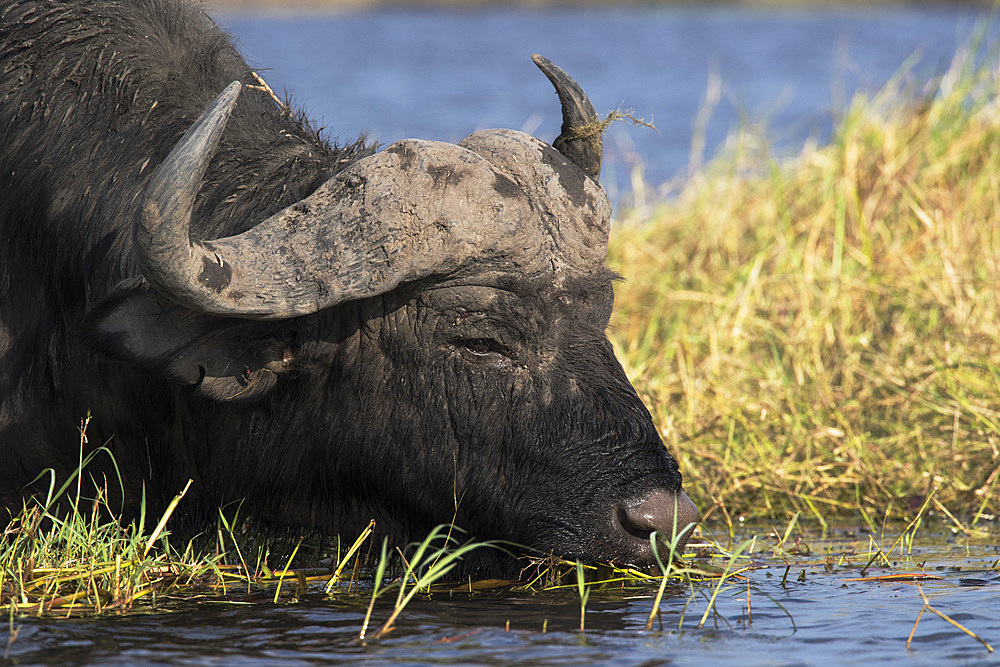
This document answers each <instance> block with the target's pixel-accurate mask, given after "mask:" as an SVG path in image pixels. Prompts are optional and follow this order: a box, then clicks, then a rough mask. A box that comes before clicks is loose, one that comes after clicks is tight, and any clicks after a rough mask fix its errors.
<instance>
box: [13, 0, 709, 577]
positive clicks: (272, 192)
mask: <svg viewBox="0 0 1000 667" xmlns="http://www.w3.org/2000/svg"><path fill="white" fill-rule="evenodd" d="M535 62H536V64H537V65H538V66H539V68H540V69H541V70H542V72H543V73H544V74H545V75H546V76H547V77H548V78H549V80H550V81H551V82H552V84H553V85H554V86H555V88H556V92H557V93H558V98H559V101H560V103H561V105H562V112H563V124H562V132H561V134H560V136H559V138H558V139H557V140H556V141H555V142H554V143H553V145H548V144H546V143H544V142H542V141H539V140H538V139H535V138H533V137H531V136H528V135H526V134H523V133H520V132H514V131H510V130H487V131H480V132H476V133H474V134H471V135H470V136H468V137H466V138H465V139H463V140H462V141H461V142H459V143H458V144H457V145H453V144H447V143H439V142H433V141H421V140H417V139H408V140H404V141H400V142H397V143H395V144H392V145H391V146H388V147H387V148H385V149H384V150H381V151H378V150H376V147H375V146H372V145H370V144H368V143H367V142H366V141H365V140H363V139H362V140H359V141H358V142H356V143H353V144H351V145H346V146H337V145H331V143H329V142H328V141H327V140H325V139H323V138H321V137H320V136H319V135H318V133H317V132H316V131H315V130H313V129H311V127H310V125H309V124H308V122H307V121H306V120H304V119H303V118H301V117H300V116H299V115H298V114H296V113H293V112H290V111H289V110H288V109H287V108H286V107H285V106H283V105H280V104H277V103H276V101H275V99H274V98H273V97H272V95H271V94H270V93H269V91H268V90H266V89H265V88H266V87H262V86H260V85H259V79H257V78H256V75H255V74H254V72H253V71H252V69H251V68H250V66H248V65H247V64H246V62H245V61H244V60H243V59H242V57H241V56H240V55H239V53H238V52H237V50H236V48H235V47H234V46H233V44H232V42H231V41H230V39H229V38H228V37H227V36H226V35H225V34H224V33H223V31H222V30H220V28H219V27H218V26H217V25H216V24H215V23H214V22H213V21H212V20H211V19H210V18H208V17H207V16H206V15H205V14H204V12H203V11H202V10H201V9H199V8H198V7H196V6H194V5H192V4H189V3H187V2H183V1H181V0H76V1H66V0H13V1H11V0H7V1H6V2H3V3H0V234H2V239H3V244H2V247H0V358H2V361H0V493H2V494H3V500H4V501H5V502H7V503H8V506H10V504H12V503H17V504H18V505H19V503H20V500H19V498H20V497H21V494H23V493H24V492H25V485H26V484H28V483H30V482H31V480H33V479H34V478H35V477H36V475H37V474H38V473H39V472H40V471H41V470H43V469H44V468H48V467H51V468H53V469H54V470H56V471H58V472H60V473H61V474H66V472H67V471H69V470H72V469H73V468H74V467H75V465H76V462H77V459H78V457H79V439H80V438H79V434H78V433H77V429H78V428H79V423H80V420H81V418H82V417H84V416H85V415H87V414H88V413H90V414H91V415H92V421H91V422H90V425H89V429H88V432H87V434H88V443H89V444H88V445H87V446H88V447H93V446H96V445H98V444H103V443H108V446H109V447H110V449H111V450H112V451H113V453H114V455H115V459H116V460H117V465H118V469H119V471H120V472H121V476H122V478H123V479H124V485H125V489H124V491H125V494H126V498H127V499H131V500H132V501H135V500H136V499H137V498H139V497H141V495H142V494H145V497H146V498H147V501H148V502H149V503H151V504H152V505H157V504H159V505H161V506H162V505H163V504H164V502H165V500H166V499H168V498H169V497H171V496H172V495H173V494H174V493H176V492H177V491H178V490H179V489H180V488H182V487H183V486H184V482H186V481H187V479H188V478H193V479H194V485H193V487H192V488H193V491H192V493H190V494H189V496H188V497H187V498H186V499H185V501H184V505H183V508H185V509H184V510H183V511H187V512H188V513H189V514H190V515H192V516H195V515H197V514H198V513H199V512H211V511H213V508H218V507H219V506H220V505H222V504H224V503H227V502H230V501H234V500H237V499H245V503H244V506H243V507H244V509H243V512H244V513H253V514H254V515H256V516H259V517H261V518H262V519H263V520H265V521H269V522H279V523H282V524H290V525H298V526H307V527H313V528H316V529H319V530H323V531H343V532H345V534H357V531H359V530H360V528H361V527H363V525H364V524H366V523H367V522H368V520H369V518H375V519H376V520H377V525H378V527H379V528H380V529H381V530H383V531H385V532H386V533H387V534H391V535H393V536H395V537H397V538H399V539H407V538H410V537H419V536H420V535H421V534H423V533H426V531H427V530H428V529H430V528H431V527H432V526H434V525H436V524H438V523H442V522H447V521H450V520H452V519H453V520H454V522H455V524H457V525H458V526H461V527H463V528H465V529H466V530H467V531H469V533H470V534H471V535H473V536H476V537H478V538H481V539H488V538H498V539H507V540H511V541H513V542H516V543H520V544H523V545H527V546H529V547H533V548H535V549H539V550H542V551H544V552H555V553H556V554H561V555H563V556H566V557H569V558H581V559H588V560H615V561H623V562H632V563H637V564H643V563H650V562H652V555H651V548H650V544H649V536H650V533H651V532H652V531H653V530H658V531H663V532H666V533H670V532H672V531H673V530H674V528H675V526H676V527H679V528H683V527H684V526H686V525H687V524H689V523H691V522H694V521H696V520H697V518H698V512H697V510H696V509H695V507H694V505H693V503H692V502H691V501H690V500H689V499H688V497H687V496H686V495H685V494H684V492H683V491H682V490H681V475H680V473H679V472H678V469H677V464H676V462H675V461H674V459H673V458H672V457H671V456H670V455H669V454H668V453H667V451H666V450H665V448H664V446H663V443H662V442H661V440H660V438H659V436H658V434H657V431H656V428H655V427H654V425H653V422H652V420H651V419H650V415H649V413H648V412H647V410H646V408H645V407H644V406H643V404H642V402H641V401H640V399H639V398H638V396H637V395H636V392H635V390H634V389H633V388H632V386H631V385H630V384H629V382H628V380H627V379H626V376H625V374H624V373H623V371H622V368H621V366H620V365H619V364H618V362H617V360H616V359H615V357H614V354H613V352H612V348H611V345H610V343H609V342H608V339H607V337H606V336H605V333H604V330H605V328H606V327H607V324H608V318H609V315H610V313H611V307H612V300H613V293H612V282H613V280H614V278H615V276H614V274H613V273H612V272H611V271H609V270H608V269H607V268H606V267H605V264H604V262H605V255H606V252H607V240H608V227H609V217H610V206H609V203H608V200H607V197H606V195H605V193H604V191H603V189H602V188H601V186H600V185H599V183H598V180H597V179H598V176H599V173H600V163H601V132H602V131H603V129H604V128H603V124H602V123H601V122H600V121H599V119H598V117H597V116H596V115H595V113H594V108H593V106H592V105H591V103H590V101H589V100H588V99H587V97H586V95H585V94H584V93H583V91H582V90H581V89H580V87H579V86H578V85H577V84H576V82H575V81H573V80H572V79H571V78H570V77H569V76H567V75H566V74H565V73H564V72H563V71H562V70H561V69H559V68H558V67H556V66H555V65H553V64H552V63H551V62H549V61H547V60H545V59H544V58H542V57H540V56H536V57H535ZM104 473H105V474H107V476H108V478H109V479H113V477H112V474H113V473H112V472H109V471H108V470H105V471H104Z"/></svg>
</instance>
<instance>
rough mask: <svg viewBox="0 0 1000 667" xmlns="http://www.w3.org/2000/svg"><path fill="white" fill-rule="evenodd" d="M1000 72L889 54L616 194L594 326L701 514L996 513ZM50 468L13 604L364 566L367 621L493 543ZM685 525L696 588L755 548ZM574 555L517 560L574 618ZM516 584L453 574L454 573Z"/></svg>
mask: <svg viewBox="0 0 1000 667" xmlns="http://www.w3.org/2000/svg"><path fill="white" fill-rule="evenodd" d="M998 71H1000V68H998V63H997V54H996V53H990V54H989V55H985V52H984V50H983V49H973V50H972V51H971V52H970V53H963V54H960V55H959V56H958V57H957V58H956V59H955V61H954V63H953V65H952V66H951V68H950V69H949V70H948V71H947V72H946V73H945V74H944V75H943V76H941V77H940V78H939V79H936V80H934V81H931V82H926V81H915V80H913V79H911V77H910V76H909V75H908V74H907V73H906V72H905V71H904V72H903V73H901V74H900V75H899V76H898V77H897V78H896V79H894V80H893V81H892V82H890V83H889V85H887V86H886V87H885V88H884V89H883V90H882V91H881V92H879V93H878V94H875V95H873V96H863V95H862V96H859V97H858V98H857V99H855V100H854V103H853V104H852V105H851V107H850V109H849V110H848V111H847V112H846V114H845V116H844V118H843V119H842V121H841V122H840V124H839V126H838V128H837V130H836V132H835V135H834V137H833V139H832V141H831V142H830V143H829V144H828V145H825V146H808V147H806V148H805V149H804V150H803V151H802V152H801V154H800V155H798V156H797V157H796V158H794V159H792V160H778V159H776V158H775V157H774V156H773V155H772V154H771V152H770V151H769V148H768V146H767V143H766V142H765V141H763V140H762V139H761V138H760V136H759V135H757V134H754V133H753V132H751V131H749V130H745V129H741V130H737V131H734V133H733V135H732V136H731V138H730V140H729V142H728V145H727V147H726V148H725V149H724V150H723V151H722V153H721V154H720V155H719V156H718V157H717V158H716V159H715V160H714V161H712V162H711V163H709V164H708V165H707V166H706V167H705V168H704V169H703V170H701V171H699V172H698V173H696V174H694V175H693V176H692V177H691V178H690V179H689V180H687V181H686V182H685V183H684V184H682V186H681V187H680V191H679V194H678V195H677V196H676V197H675V198H671V199H669V200H663V201H659V202H657V203H655V204H653V205H648V206H644V207H641V208H638V207H636V208H632V209H630V210H625V211H623V212H619V220H618V222H617V223H616V226H615V229H614V231H613V234H612V247H611V258H610V261H611V264H612V265H613V266H615V267H617V268H618V269H619V270H620V272H621V273H622V274H623V275H625V276H626V277H627V280H625V281H624V282H622V283H621V284H619V285H618V287H617V289H616V293H617V297H616V298H617V301H616V310H615V314H614V317H613V320H612V328H611V331H610V335H611V337H612V340H613V342H614V343H615V345H616V348H617V352H618V355H619V358H620V359H621V360H622V362H623V365H624V366H625V369H626V372H627V373H628V375H629V377H630V379H631V380H632V381H633V383H634V384H635V386H636V387H637V389H638V391H639V393H640V395H641V396H642V397H643V399H644V400H645V402H646V404H647V405H648V406H649V407H650V410H651V412H652V413H653V418H654V420H655V421H656V423H657V424H658V425H659V427H660V429H661V432H662V434H663V436H664V440H665V442H666V443H667V445H668V446H669V448H670V450H671V451H672V452H673V453H674V455H675V456H676V457H677V459H678V461H679V463H680V465H681V468H682V472H683V474H684V478H685V487H686V489H687V492H688V494H689V495H690V496H691V497H692V498H693V499H694V500H695V502H696V503H697V504H698V505H699V507H700V508H701V509H702V512H703V516H704V519H705V520H706V522H707V524H708V525H709V526H713V525H714V526H716V527H721V528H722V530H721V531H720V530H716V531H715V532H716V534H717V535H725V534H726V533H728V534H730V535H734V534H740V532H741V531H740V524H741V520H743V519H746V520H749V521H758V522H759V521H763V522H765V525H774V526H777V527H778V530H777V531H775V533H774V535H773V536H771V537H772V539H771V541H770V542H769V544H768V546H767V548H768V549H770V550H773V553H774V557H775V558H778V557H779V555H780V557H781V558H787V557H790V556H792V555H796V554H801V553H803V552H802V551H801V549H800V548H799V545H798V542H797V541H796V540H795V539H794V535H795V534H796V533H797V531H799V530H800V529H801V527H802V526H803V525H805V524H807V523H808V524H811V525H813V526H815V527H818V528H821V529H822V528H825V527H827V526H828V525H830V524H833V523H834V522H837V521H839V520H842V519H850V520H852V521H855V522H861V523H865V522H867V523H868V525H869V526H870V528H871V530H870V534H871V535H880V536H882V535H883V532H882V531H881V530H880V529H879V526H881V525H882V523H883V522H885V521H893V520H898V521H902V522H904V523H902V524H901V525H903V526H905V528H904V529H902V537H900V539H899V540H896V542H895V544H893V545H892V546H891V547H890V548H888V550H887V551H886V550H884V549H883V547H881V546H878V545H875V543H874V541H872V539H871V538H869V541H870V544H869V546H868V547H867V549H868V551H867V552H865V554H867V555H871V560H869V561H868V562H869V564H870V563H871V562H873V561H874V560H875V559H876V558H879V557H881V558H882V559H883V560H885V561H886V563H888V559H887V558H886V553H891V552H892V551H893V549H897V550H898V551H899V553H900V554H902V553H903V550H904V548H905V549H909V545H910V544H912V540H913V538H914V535H915V534H916V532H917V530H918V528H919V527H920V525H921V522H922V521H923V520H925V519H927V518H929V517H930V516H931V515H936V516H937V517H940V518H942V519H943V520H944V521H946V522H947V524H948V525H949V527H951V528H952V529H954V530H955V531H958V532H964V533H967V534H975V533H976V532H983V531H986V530H988V529H990V527H991V526H995V521H994V517H995V516H996V515H997V514H998V513H1000V480H998V477H1000V289H998V287H1000V224H998V216H1000V157H998V156H1000V101H998V99H1000V98H998V93H1000V75H998ZM82 428H83V431H84V432H85V429H86V423H84V424H83V425H82ZM81 437H83V435H81ZM94 455H104V453H102V452H101V451H98V452H96V453H95V454H94ZM109 483H112V484H113V483H114V480H111V481H110V482H109ZM59 484H64V486H62V488H59V486H58V485H57V483H56V482H53V485H52V489H51V492H50V494H49V498H48V499H46V500H43V501H37V502H29V503H28V504H27V505H26V508H25V510H24V512H22V513H21V514H20V515H19V516H16V517H13V518H12V519H11V520H10V522H9V525H7V528H6V529H5V531H4V532H3V534H2V536H0V608H2V609H4V610H6V611H8V612H9V613H10V614H11V617H12V618H13V615H14V614H15V613H32V614H67V615H68V614H72V613H78V612H80V611H81V610H82V611H83V612H85V613H100V612H108V611H129V610H131V609H133V607H134V606H135V605H137V604H142V605H146V604H148V603H152V602H154V601H156V600H163V599H170V598H171V597H172V596H174V595H177V594H179V593H180V592H182V593H183V596H184V598H185V599H186V600H190V599H191V598H192V597H197V596H200V595H204V596H207V597H210V598H213V599H218V598H219V597H220V596H223V597H225V598H226V599H230V600H239V601H255V600H269V601H279V600H289V599H292V598H296V597H301V596H303V595H305V594H307V593H309V592H310V591H312V593H313V594H315V593H316V592H317V590H318V591H321V592H322V594H324V595H328V596H334V597H336V596H338V595H339V596H345V595H346V596H350V595H351V591H352V588H353V591H354V595H355V596H358V595H359V593H358V587H359V586H361V593H360V598H359V599H363V600H364V601H363V602H362V603H361V604H366V605H367V604H368V602H367V601H368V600H369V599H370V600H371V603H370V606H368V616H369V617H371V615H372V613H373V609H376V606H375V600H376V597H378V596H379V594H380V592H382V591H389V594H388V595H385V596H382V598H380V599H381V600H383V601H384V600H388V599H389V598H393V597H395V598H396V603H395V604H394V606H393V605H390V606H389V607H388V609H386V608H385V607H384V602H383V603H382V604H383V606H382V607H378V608H377V609H376V610H375V612H374V613H375V620H372V624H373V625H372V626H371V628H370V629H368V625H369V621H368V620H366V621H365V627H364V628H362V629H361V636H362V637H364V635H365V632H366V631H367V632H368V633H369V637H375V636H378V635H379V634H384V633H385V632H388V631H389V630H390V629H391V627H392V623H393V619H395V618H397V616H398V614H399V612H400V610H401V609H402V606H405V604H406V601H408V600H410V599H412V597H413V594H414V593H415V592H416V591H417V590H426V588H427V587H428V586H430V585H432V584H434V583H435V581H437V578H438V576H439V575H444V574H447V573H448V572H449V571H450V568H451V567H452V566H454V564H455V563H456V562H457V560H456V559H457V557H458V556H455V555H454V554H458V555H461V553H462V550H468V549H470V548H473V547H478V548H498V545H492V546H489V547H487V546H482V545H474V544H469V543H466V542H464V541H463V540H462V539H461V536H460V535H459V534H457V533H456V534H451V533H447V532H444V531H437V532H436V533H435V534H432V535H431V536H430V537H429V538H428V541H425V543H424V545H422V546H420V547H417V548H416V549H415V550H413V551H411V552H410V555H409V560H407V558H404V556H403V554H402V553H401V552H400V553H398V554H394V553H393V552H392V550H391V549H390V550H388V551H387V550H386V549H385V548H382V552H381V556H380V554H379V549H380V547H381V544H379V543H377V542H376V540H375V539H373V538H371V536H370V534H369V533H368V532H367V531H366V533H363V534H362V535H361V536H357V540H356V541H354V542H353V543H350V542H351V541H352V540H353V539H354V537H355V536H347V542H345V543H343V544H340V543H336V546H335V547H334V548H332V549H327V550H326V551H325V552H323V550H317V549H313V548H310V547H309V545H308V544H307V545H306V546H305V547H303V548H302V549H301V550H300V547H302V545H303V543H302V542H301V541H300V542H299V543H298V544H295V543H293V544H291V545H288V548H287V549H286V550H285V551H284V552H282V555H280V556H276V555H273V554H269V553H268V552H267V550H266V548H265V547H260V546H258V547H256V548H253V549H248V548H246V547H245V546H241V545H245V544H246V542H245V541H244V540H243V539H241V535H240V533H239V529H238V528H237V526H236V523H237V522H236V517H235V515H232V514H229V515H227V514H226V513H225V512H223V513H220V517H219V522H218V527H217V530H216V534H215V535H209V536H207V538H206V536H201V537H202V538H203V539H202V540H201V541H200V544H202V545H207V546H205V547H196V546H195V545H196V543H195V542H192V543H188V544H178V543H177V541H176V539H175V541H174V542H171V536H170V531H169V518H170V512H171V511H173V506H172V507H171V508H170V509H169V510H168V511H167V512H166V513H165V514H164V515H163V516H157V517H145V518H144V519H143V521H141V522H140V523H139V524H138V525H136V524H124V525H123V524H122V523H120V522H119V521H118V520H117V519H116V518H115V514H114V511H113V508H110V507H108V506H107V502H106V501H104V500H103V499H102V498H97V499H92V498H90V499H88V498H82V497H80V496H79V495H74V489H75V480H69V481H65V482H64V481H62V480H60V481H59ZM178 491H179V492H180V491H181V490H180V489H178ZM181 495H183V494H182V493H181ZM57 498H64V499H65V498H68V499H69V500H68V501H65V502H63V503H62V504H61V505H60V504H57V503H56V502H55V501H56V499H57ZM178 502H179V503H180V505H179V506H180V507H181V508H183V498H182V497H180V496H179V498H178ZM179 511H183V509H181V510H179ZM756 525H761V523H757V524H756ZM994 530H995V529H994ZM880 539H881V538H880ZM692 542H693V546H694V549H693V550H694V551H696V552H697V553H698V556H699V560H698V564H697V565H695V564H693V563H692V562H691V561H690V560H688V559H686V560H685V562H684V563H681V564H674V563H673V559H671V558H670V557H669V556H665V558H664V559H663V564H662V565H661V569H662V571H663V572H667V573H669V574H670V575H671V577H672V578H674V580H675V581H681V582H683V583H684V584H686V585H691V584H692V582H695V581H698V580H703V579H706V578H709V579H714V580H715V581H716V582H717V584H714V585H712V586H709V587H707V588H708V589H709V590H710V592H711V591H716V592H717V591H718V590H719V585H721V584H722V582H723V581H725V580H726V579H727V578H730V577H732V576H733V575H734V574H735V573H736V572H738V571H739V569H740V568H741V567H743V566H745V565H747V564H749V561H748V560H747V559H745V558H740V557H739V554H740V552H741V550H742V549H744V548H746V549H748V550H752V549H753V548H754V547H753V546H752V544H749V543H747V544H742V545H741V544H738V543H737V542H735V541H734V542H732V543H727V544H725V545H722V546H720V545H719V544H715V543H712V542H710V541H704V540H702V539H700V538H697V539H695V540H693V541H692ZM499 546H502V545H499ZM689 550H690V549H689ZM306 552H309V553H310V554H311V558H312V561H314V562H311V563H310V566H312V565H315V568H313V569H310V568H309V567H303V563H304V562H305V561H306V560H307V559H305V558H303V554H305V553H306ZM275 553H278V552H275ZM805 553H807V551H806V552H805ZM865 554H863V555H862V557H861V560H862V561H864V560H865V558H867V555H865ZM396 556H398V559H397V558H396ZM421 560H422V561H423V564H421V562H419V561H421ZM713 560H715V561H717V562H719V563H720V564H721V566H722V567H721V569H716V568H713V566H712V565H711V561H713ZM390 561H392V564H390ZM362 562H368V563H369V564H370V565H371V568H369V569H370V571H368V570H365V569H364V568H362V567H361V566H360V565H359V564H360V563H362ZM583 567H584V566H583V565H582V564H581V565H576V564H566V563H562V564H560V563H554V562H543V561H539V562H538V563H536V564H535V566H534V568H533V569H530V570H528V571H527V574H526V576H528V577H529V579H530V581H528V582H527V586H528V587H529V588H528V590H538V591H540V590H556V589H568V590H570V591H572V590H579V597H580V627H581V630H583V628H584V623H585V616H586V608H587V600H588V595H589V593H588V591H589V590H590V589H589V588H587V587H586V586H584V585H583V584H581V583H579V576H580V575H582V574H583ZM587 567H588V573H589V574H588V575H587V577H585V578H587V580H588V581H590V582H591V583H590V584H588V585H587V586H592V585H594V584H593V582H594V580H595V579H597V580H600V581H605V582H610V583H611V584H612V585H615V586H624V585H640V586H641V585H646V586H647V587H648V585H649V582H650V581H652V582H653V583H654V585H653V587H652V588H653V589H654V592H655V591H656V589H657V586H658V592H656V602H655V604H654V605H653V607H652V611H651V613H650V617H649V623H648V624H647V627H651V625H652V623H653V621H654V612H655V611H656V609H658V605H659V599H660V597H661V596H662V595H663V591H664V586H665V582H666V578H665V577H662V578H661V577H656V576H655V573H654V574H653V575H651V574H650V573H641V572H636V571H631V570H616V569H614V568H608V567H603V568H597V569H594V568H593V567H591V566H589V565H588V566H587ZM866 567H867V566H866ZM994 567H997V565H994ZM387 568H388V571H389V573H390V574H389V575H386V572H387ZM365 571H368V574H370V575H372V576H369V577H367V578H364V577H361V575H360V574H359V573H361V572H365ZM401 572H402V573H404V576H402V577H399V576H396V575H398V574H399V573H401ZM785 574H786V576H787V575H788V571H787V569H786V572H785ZM384 577H388V578H385V579H384ZM574 577H576V578H574ZM362 579H364V582H363V583H362ZM373 581H374V584H373V583H372V582H373ZM383 581H385V584H384V585H383ZM410 582H412V584H410ZM524 583H525V582H521V585H524ZM408 584H410V585H408ZM509 585H510V582H492V583H491V582H485V583H483V582H480V583H475V582H471V581H470V582H468V584H467V586H468V590H469V592H470V593H471V592H473V590H474V586H475V590H482V589H483V588H484V587H486V588H488V587H491V586H492V587H495V588H501V589H502V588H503V587H504V586H509ZM742 585H747V584H742ZM531 587H534V588H531ZM453 590H457V589H453ZM703 590H704V589H703ZM647 592H648V591H647ZM714 594H715V593H712V595H713V596H714ZM713 599H714V597H713ZM401 605H402V606H401ZM705 614H706V615H707V614H708V611H707V609H706V611H705ZM702 622H704V617H703V618H702ZM377 624H381V625H377ZM11 627H12V631H13V629H14V628H13V624H12V626H11ZM366 629H367V630H366Z"/></svg>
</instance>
